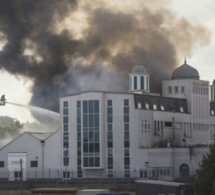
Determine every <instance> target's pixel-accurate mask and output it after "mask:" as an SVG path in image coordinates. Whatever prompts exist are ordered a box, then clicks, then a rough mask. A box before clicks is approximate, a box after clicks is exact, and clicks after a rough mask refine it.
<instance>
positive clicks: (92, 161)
mask: <svg viewBox="0 0 215 195" xmlns="http://www.w3.org/2000/svg"><path fill="white" fill-rule="evenodd" d="M89 167H94V158H93V157H90V158H89Z"/></svg>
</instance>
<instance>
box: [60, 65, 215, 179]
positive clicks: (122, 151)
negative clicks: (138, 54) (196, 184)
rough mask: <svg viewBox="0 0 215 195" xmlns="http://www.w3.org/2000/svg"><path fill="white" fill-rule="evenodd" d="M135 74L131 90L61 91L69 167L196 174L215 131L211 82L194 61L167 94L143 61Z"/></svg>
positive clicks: (119, 173) (111, 173) (91, 172)
mask: <svg viewBox="0 0 215 195" xmlns="http://www.w3.org/2000/svg"><path fill="white" fill-rule="evenodd" d="M129 77H130V78H129V79H130V82H129V83H130V84H129V90H128V91H129V92H128V93H120V92H119V93H116V92H104V91H90V92H82V93H79V94H73V95H70V96H66V97H62V98H60V116H61V129H62V131H61V137H62V151H63V156H64V157H63V159H64V166H65V167H67V168H68V169H69V170H72V171H73V172H74V173H75V174H74V175H75V177H100V176H104V177H150V178H158V179H164V180H172V179H175V178H188V177H191V176H194V175H195V171H196V169H197V168H198V165H199V163H200V162H201V160H202V156H203V154H205V153H206V152H208V151H209V145H210V144H212V143H213V142H214V138H215V117H214V110H215V103H213V102H209V82H208V81H203V80H200V79H199V73H198V71H197V70H196V69H194V68H192V67H191V66H189V65H188V64H187V63H186V61H185V62H184V64H183V65H182V66H180V67H179V68H177V69H176V70H175V71H174V72H173V73H172V78H171V79H170V80H164V81H163V82H162V95H159V94H152V93H150V88H149V74H148V73H147V71H146V70H145V68H144V67H143V66H141V65H137V66H135V67H134V68H133V71H132V73H130V74H129ZM213 87H214V88H215V86H214V85H212V86H211V88H213ZM212 95H213V94H212ZM212 97H214V95H213V96H212ZM212 100H214V98H213V99H212ZM62 168H63V167H62Z"/></svg>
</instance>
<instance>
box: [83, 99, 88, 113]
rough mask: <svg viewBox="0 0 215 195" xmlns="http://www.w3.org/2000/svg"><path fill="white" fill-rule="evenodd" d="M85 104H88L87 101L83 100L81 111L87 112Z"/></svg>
mask: <svg viewBox="0 0 215 195" xmlns="http://www.w3.org/2000/svg"><path fill="white" fill-rule="evenodd" d="M87 106H88V104H87V101H83V113H88V108H87Z"/></svg>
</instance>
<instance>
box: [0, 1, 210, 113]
mask: <svg viewBox="0 0 215 195" xmlns="http://www.w3.org/2000/svg"><path fill="white" fill-rule="evenodd" d="M110 2H112V1H110ZM149 2H150V3H149ZM155 2H156V1H155ZM113 4H114V3H113ZM113 4H107V3H106V2H105V1H102V0H100V1H92V3H90V2H87V3H86V1H81V0H80V1H77V2H76V0H62V1H59V0H37V1H35V0H19V1H16V0H0V42H1V44H2V45H3V46H2V48H1V49H0V69H1V70H3V71H7V72H9V73H10V74H13V75H16V76H18V77H25V78H27V79H30V80H32V81H33V86H32V94H33V96H32V99H31V102H30V104H31V105H35V106H39V107H43V108H47V109H51V110H54V111H57V110H58V100H59V97H60V96H62V95H66V94H71V93H74V92H79V91H82V90H104V89H105V90H111V91H119V90H120V91H127V90H128V73H129V72H131V71H132V68H133V67H134V66H135V65H136V64H137V63H138V62H141V64H142V65H144V66H145V67H146V69H147V71H148V72H149V74H150V78H151V90H152V91H154V92H158V91H159V87H160V81H161V80H163V79H167V78H170V77H171V76H170V74H171V72H172V70H173V69H174V68H175V67H176V66H178V65H180V64H179V63H178V59H179V57H182V56H185V55H186V56H191V55H192V52H193V51H194V50H195V49H196V48H197V47H199V46H204V45H206V44H208V43H209V41H210V38H209V37H210V33H209V32H208V31H207V30H206V29H205V28H204V27H203V26H201V25H200V24H196V23H192V22H191V21H189V20H187V19H185V18H180V17H178V16H177V15H176V14H174V13H173V12H171V11H170V10H168V9H167V8H165V7H164V6H161V5H158V4H156V3H152V2H151V1H148V0H144V1H142V3H141V4H140V5H133V6H132V7H129V9H128V7H123V6H121V7H120V6H117V5H116V6H113ZM155 4H156V5H155ZM152 7H154V9H152ZM155 7H156V8H155ZM194 32H195V33H194ZM1 44H0V45H1ZM181 61H182V59H180V62H181Z"/></svg>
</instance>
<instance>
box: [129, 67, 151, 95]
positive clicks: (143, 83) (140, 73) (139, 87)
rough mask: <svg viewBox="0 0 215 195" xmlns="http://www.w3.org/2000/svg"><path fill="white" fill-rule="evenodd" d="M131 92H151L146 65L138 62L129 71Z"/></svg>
mask: <svg viewBox="0 0 215 195" xmlns="http://www.w3.org/2000/svg"><path fill="white" fill-rule="evenodd" d="M129 92H132V93H149V92H150V88H149V74H148V73H147V71H146V69H145V67H144V66H143V65H141V64H137V65H136V66H134V68H133V69H132V73H129Z"/></svg>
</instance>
